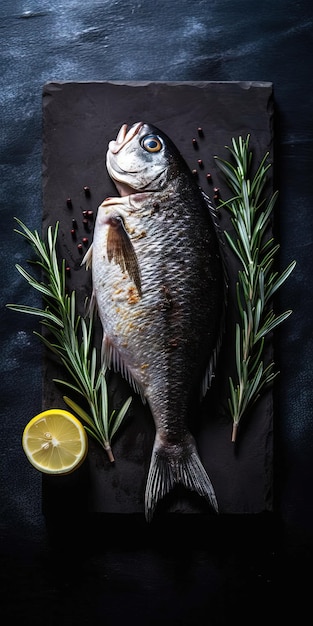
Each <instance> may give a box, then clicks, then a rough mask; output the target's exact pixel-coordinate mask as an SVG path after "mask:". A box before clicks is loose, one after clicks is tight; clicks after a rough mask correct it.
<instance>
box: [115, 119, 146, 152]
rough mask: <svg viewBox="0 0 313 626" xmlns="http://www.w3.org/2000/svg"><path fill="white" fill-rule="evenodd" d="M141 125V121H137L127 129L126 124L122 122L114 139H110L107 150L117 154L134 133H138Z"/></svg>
mask: <svg viewBox="0 0 313 626" xmlns="http://www.w3.org/2000/svg"><path fill="white" fill-rule="evenodd" d="M142 127H143V122H137V123H136V124H133V126H131V127H130V128H129V130H127V129H128V126H127V124H123V125H122V126H121V128H120V130H119V131H118V134H117V137H116V139H115V140H113V141H110V143H109V150H110V152H112V153H113V154H117V153H118V152H119V151H120V150H121V149H122V148H123V147H124V146H125V145H126V144H127V143H128V142H129V141H131V140H132V139H133V138H134V137H135V136H136V135H138V133H139V131H140V129H141V128H142Z"/></svg>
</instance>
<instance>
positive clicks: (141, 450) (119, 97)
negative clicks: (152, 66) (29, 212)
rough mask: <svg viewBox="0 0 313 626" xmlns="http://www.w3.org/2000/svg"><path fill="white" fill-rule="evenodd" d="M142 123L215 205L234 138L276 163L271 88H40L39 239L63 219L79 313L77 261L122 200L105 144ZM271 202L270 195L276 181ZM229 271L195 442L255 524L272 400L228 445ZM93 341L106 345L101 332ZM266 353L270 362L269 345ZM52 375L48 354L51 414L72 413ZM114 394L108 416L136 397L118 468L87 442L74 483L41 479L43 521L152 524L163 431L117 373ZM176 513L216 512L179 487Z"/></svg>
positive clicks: (266, 502)
mask: <svg viewBox="0 0 313 626" xmlns="http://www.w3.org/2000/svg"><path fill="white" fill-rule="evenodd" d="M137 121H146V122H149V123H151V124H153V125H155V126H157V127H158V128H160V129H161V130H162V131H164V132H165V133H166V134H167V135H168V136H169V137H170V138H171V139H172V141H173V142H174V144H176V146H177V148H178V149H179V151H180V152H181V154H182V156H183V157H184V158H185V160H186V162H187V164H188V165H189V167H190V169H191V170H196V174H194V175H196V176H197V177H198V181H199V185H200V186H201V187H202V189H203V190H204V191H205V192H206V193H207V194H208V195H209V196H210V197H211V200H213V197H214V195H216V193H218V195H220V197H221V198H224V199H225V198H229V197H230V191H229V189H228V188H227V185H226V184H225V180H224V178H223V175H222V173H221V172H220V170H219V168H218V166H217V164H216V162H215V160H214V156H218V157H221V158H224V159H227V160H229V159H230V153H229V151H228V150H227V148H226V146H230V145H231V141H232V138H238V137H239V136H242V137H243V138H246V136H247V135H248V134H250V136H251V138H250V147H251V150H252V152H253V155H254V156H253V158H254V163H255V165H256V166H257V165H258V164H259V162H260V160H261V159H262V158H263V157H264V155H265V154H266V153H267V152H269V155H270V160H272V147H273V146H272V144H273V101H272V85H271V83H258V82H255V83H239V82H229V83H228V82H221V83H219V82H181V83H179V82H174V83H163V82H125V83H124V82H81V83H79V82H64V83H62V82H53V83H48V84H46V85H45V86H44V89H43V129H44V134H43V202H44V208H43V230H44V232H46V229H47V228H48V226H54V225H55V223H56V222H57V221H59V224H60V226H59V239H58V253H59V258H60V259H61V258H64V259H65V260H66V264H67V265H68V266H69V267H70V272H69V274H68V288H69V290H70V291H72V290H75V291H76V294H77V299H78V303H79V306H80V312H82V311H83V303H84V300H85V298H86V297H90V294H91V272H86V270H85V268H84V267H82V266H81V261H82V258H83V254H84V252H85V251H86V250H87V248H88V246H89V245H90V244H91V242H92V236H93V227H94V222H95V217H96V213H97V208H98V206H99V204H100V203H101V202H102V201H103V200H104V199H105V198H107V197H108V196H117V195H118V193H117V190H116V188H115V186H114V184H113V183H112V181H111V180H110V178H109V176H108V173H107V171H106V166H105V157H106V151H107V146H108V142H109V141H110V140H112V139H115V138H116V136H117V133H118V130H119V129H120V127H121V125H122V124H123V123H127V124H128V125H131V124H133V123H135V122H137ZM199 128H201V129H202V132H200V133H199ZM193 140H196V141H193ZM270 173H271V170H270ZM207 174H210V175H211V176H210V177H208V176H207ZM84 187H88V188H89V190H90V194H86V191H85V190H84ZM216 188H218V189H219V191H218V192H216ZM268 193H269V195H270V194H271V193H272V181H271V179H270V180H269V185H268ZM68 198H70V199H71V203H69V202H68ZM213 202H214V200H213ZM69 205H70V206H69ZM86 211H87V212H89V213H86ZM86 216H87V217H86ZM73 220H75V221H76V224H77V227H76V230H75V237H73V234H72V233H71V230H72V224H73ZM219 220H220V225H221V228H222V230H224V229H227V230H228V231H230V232H232V226H231V221H230V216H229V214H227V211H226V209H220V211H219ZM79 244H81V245H79ZM227 265H228V274H229V301H228V309H227V321H226V331H225V334H224V338H223V346H222V350H221V354H220V358H219V363H218V368H217V372H216V378H215V380H214V383H213V387H212V389H211V390H210V391H209V392H208V393H207V396H206V398H205V400H204V402H203V403H202V404H201V406H199V408H198V409H197V411H196V412H195V426H194V435H195V438H196V442H197V446H198V450H199V454H200V458H201V460H202V462H203V464H204V467H205V469H206V470H207V473H208V475H209V476H210V478H211V481H212V483H213V486H214V489H215V493H216V497H217V500H218V504H219V510H220V512H221V513H224V514H234V513H236V514H238V513H239V514H250V513H251V514H252V513H253V514H254V513H262V512H266V511H272V464H273V454H272V452H273V451H272V427H273V398H272V390H271V389H270V390H268V391H266V393H264V395H263V396H262V398H261V399H260V400H259V401H258V403H257V404H256V405H255V407H254V409H253V411H251V413H250V414H249V415H248V416H247V418H246V419H245V420H244V421H243V423H242V426H241V430H240V433H239V436H238V440H237V443H236V444H234V443H232V442H231V430H232V420H231V416H230V414H229V411H228V396H229V388H228V378H229V376H230V375H231V374H232V373H234V367H235V343H234V327H235V320H236V304H235V295H234V294H235V284H236V281H237V277H238V274H237V273H238V264H237V262H236V260H235V257H234V256H233V254H232V253H231V252H230V250H228V260H227ZM95 341H96V342H98V343H99V346H100V342H101V329H100V323H99V327H98V328H97V332H96V338H95ZM269 343H270V340H269ZM268 349H269V351H270V352H271V350H272V347H271V345H269V346H268ZM54 377H57V378H60V377H61V376H60V367H59V365H57V364H56V363H55V362H54V361H53V359H52V358H51V355H50V354H49V353H48V352H47V353H46V354H45V358H44V373H43V409H48V408H52V407H63V408H66V406H65V404H64V401H63V398H62V395H63V393H64V389H61V388H60V387H58V386H57V385H56V384H55V383H54V382H53V378H54ZM108 388H109V395H110V403H111V406H112V407H115V408H119V407H120V406H121V404H122V403H123V402H124V401H125V400H126V398H127V397H128V396H129V395H132V396H133V401H132V403H131V406H130V409H129V411H128V414H127V417H126V418H125V420H124V424H123V426H122V427H121V428H120V430H119V431H118V434H117V436H116V437H115V439H114V440H113V452H114V457H115V463H113V464H112V463H110V461H109V459H108V458H107V456H106V454H105V453H104V451H103V450H102V448H101V447H100V446H99V445H98V444H97V443H96V442H95V441H94V440H92V439H90V441H89V452H88V457H87V460H86V462H85V463H84V465H83V467H82V468H80V469H79V470H77V471H76V472H73V473H72V474H71V475H69V476H62V477H58V476H56V477H51V476H44V477H43V508H44V512H46V513H47V514H48V513H49V511H51V510H54V511H56V510H57V509H58V508H59V509H60V510H64V508H65V509H67V510H69V511H71V512H73V511H74V510H78V511H82V512H84V511H88V512H91V513H93V512H95V513H106V514H126V515H127V514H134V513H136V514H142V515H143V514H144V492H145V483H146V478H147V472H148V468H149V463H150V457H151V451H152V445H153V440H154V433H155V431H154V424H153V420H152V416H151V414H150V412H149V409H148V408H147V406H144V405H143V404H142V402H141V400H140V398H139V396H137V395H136V394H135V393H134V392H133V391H132V390H131V389H130V387H128V384H127V383H126V382H125V381H124V380H123V379H122V378H121V377H120V376H119V375H118V374H114V373H112V372H110V373H109V376H108ZM172 512H175V513H183V514H188V513H192V514H194V513H197V514H203V515H207V514H210V507H209V505H208V504H207V503H206V502H205V501H204V500H203V499H201V498H200V497H199V496H198V495H196V494H194V493H192V492H188V491H187V490H184V489H181V490H180V489H175V490H174V491H173V492H172V493H170V494H169V496H167V497H166V499H165V500H164V502H163V503H161V504H160V506H159V508H158V511H157V514H158V515H161V516H162V515H165V514H168V513H172Z"/></svg>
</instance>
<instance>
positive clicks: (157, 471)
mask: <svg viewBox="0 0 313 626" xmlns="http://www.w3.org/2000/svg"><path fill="white" fill-rule="evenodd" d="M178 484H181V485H183V486H184V487H186V488H187V489H189V490H190V491H195V492H196V493H198V494H199V495H200V496H202V497H204V498H205V499H206V500H207V501H208V502H209V503H210V505H211V506H212V508H213V509H214V511H215V512H216V513H218V504H217V500H216V496H215V492H214V488H213V485H212V483H211V480H210V479H209V477H208V475H207V473H206V471H205V469H204V467H203V465H202V463H201V461H200V458H199V455H198V453H197V450H196V447H195V444H194V441H193V437H192V436H191V435H190V436H189V439H188V442H187V444H185V445H180V446H177V445H175V446H172V447H171V446H168V445H167V446H164V445H162V444H161V443H160V441H159V440H158V438H157V437H156V440H155V442H154V446H153V451H152V456H151V462H150V468H149V473H148V478H147V484H146V492H145V516H146V520H147V522H150V521H151V520H152V518H153V515H154V512H155V509H156V506H157V504H158V502H160V500H162V498H164V496H166V494H168V493H169V492H170V491H171V490H172V489H173V487H174V486H175V485H178Z"/></svg>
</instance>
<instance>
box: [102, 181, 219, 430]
mask: <svg viewBox="0 0 313 626" xmlns="http://www.w3.org/2000/svg"><path fill="white" fill-rule="evenodd" d="M114 201H116V203H115V204H114ZM156 203H157V205H158V209H157V210H156V209H155V208H154V207H155V205H156ZM134 207H135V208H134ZM103 214H105V215H110V214H113V215H121V216H122V217H123V219H124V221H125V227H126V229H127V232H128V234H129V236H130V239H131V241H132V244H133V247H134V250H135V252H136V256H137V259H138V264H139V267H140V273H141V286H142V297H141V298H140V297H139V296H138V292H137V289H136V287H135V285H134V283H133V281H132V280H131V279H130V277H129V276H128V274H127V273H126V272H122V270H121V268H120V266H119V265H117V264H116V263H114V261H111V262H109V261H108V258H107V253H106V249H107V235H108V229H109V227H108V225H107V224H106V223H103ZM92 266H93V286H94V290H95V294H96V299H97V304H98V309H99V314H100V318H101V321H102V325H103V329H104V338H105V343H106V349H108V346H109V348H110V358H111V360H112V361H113V362H114V363H115V369H119V370H120V371H121V372H122V373H123V374H124V376H125V377H126V378H128V379H129V380H134V381H136V383H137V384H138V387H139V388H140V390H141V392H142V395H143V396H144V397H145V398H146V399H147V400H148V402H149V406H150V408H151V411H152V414H153V417H154V420H155V424H156V427H157V429H158V432H159V436H161V437H162V436H163V437H164V438H170V439H171V441H177V442H179V441H182V439H183V438H184V433H185V432H186V423H187V419H188V412H189V409H190V403H191V401H192V397H193V393H194V391H196V390H197V389H200V387H201V382H202V378H203V376H204V373H205V368H206V366H207V365H208V362H209V360H210V357H211V356H212V352H213V350H214V347H215V343H216V340H217V335H218V327H219V321H220V315H221V313H220V308H221V307H220V303H221V302H222V295H221V294H222V281H223V277H222V270H221V265H220V260H219V259H218V247H217V240H216V235H215V232H214V228H213V225H212V222H211V217H210V214H209V211H208V209H207V207H206V206H205V204H204V202H203V201H202V197H201V195H200V194H199V195H198V197H197V198H195V199H194V203H193V205H191V204H190V202H189V201H188V202H186V201H184V199H182V198H181V197H180V196H179V195H178V194H177V193H175V192H174V191H173V192H172V194H170V196H169V195H168V194H167V193H166V194H163V195H162V194H161V193H154V194H149V195H147V199H146V200H145V201H141V202H137V201H135V200H132V204H131V205H130V203H129V200H128V198H127V199H125V198H123V199H121V198H116V199H111V200H110V203H109V205H108V206H106V202H104V203H103V205H101V207H100V208H99V212H98V216H97V221H96V226H95V232H94V240H93V260H92Z"/></svg>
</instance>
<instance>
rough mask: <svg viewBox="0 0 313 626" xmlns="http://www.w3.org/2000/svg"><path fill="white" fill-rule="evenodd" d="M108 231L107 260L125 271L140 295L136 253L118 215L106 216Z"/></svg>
mask: <svg viewBox="0 0 313 626" xmlns="http://www.w3.org/2000/svg"><path fill="white" fill-rule="evenodd" d="M107 223H108V224H109V232H108V238H107V255H108V260H109V261H110V262H111V261H114V262H115V263H117V264H118V265H119V266H120V268H121V270H122V272H127V273H128V275H129V277H130V279H131V280H132V281H133V282H134V283H135V285H136V288H137V291H138V295H139V296H140V297H141V295H142V292H141V277H140V268H139V263H138V259H137V255H136V252H135V249H134V246H133V244H132V242H131V239H130V237H129V235H128V233H127V231H126V228H125V225H124V220H123V218H122V217H121V216H119V215H114V216H110V217H108V218H107Z"/></svg>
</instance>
